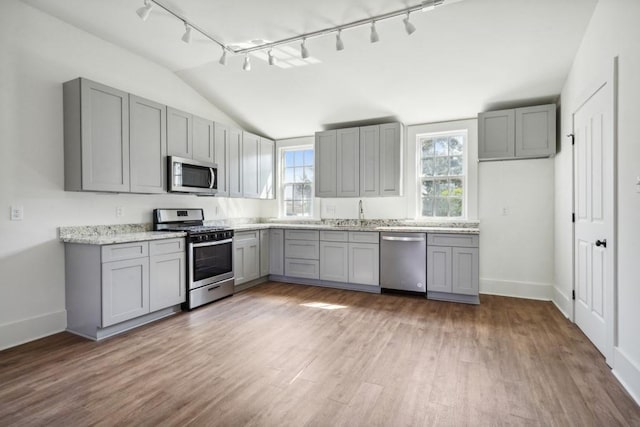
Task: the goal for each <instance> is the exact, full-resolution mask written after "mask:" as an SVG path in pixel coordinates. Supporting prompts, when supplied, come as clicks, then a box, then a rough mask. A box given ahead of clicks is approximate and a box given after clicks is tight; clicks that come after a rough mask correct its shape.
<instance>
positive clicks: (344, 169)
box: [336, 128, 360, 197]
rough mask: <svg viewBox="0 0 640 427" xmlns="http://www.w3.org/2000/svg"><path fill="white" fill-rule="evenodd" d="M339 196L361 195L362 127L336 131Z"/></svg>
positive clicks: (337, 194)
mask: <svg viewBox="0 0 640 427" xmlns="http://www.w3.org/2000/svg"><path fill="white" fill-rule="evenodd" d="M336 146H337V149H338V153H337V166H336V167H337V171H338V174H337V187H338V188H337V192H336V196H337V197H358V196H359V195H360V155H359V154H360V128H348V129H338V130H337V131H336Z"/></svg>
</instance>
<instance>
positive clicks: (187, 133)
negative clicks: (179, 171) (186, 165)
mask: <svg viewBox="0 0 640 427" xmlns="http://www.w3.org/2000/svg"><path fill="white" fill-rule="evenodd" d="M192 122H193V116H192V115H191V114H189V113H185V112H184V111H180V110H176V109H175V108H171V107H167V154H168V155H169V156H179V157H186V158H188V159H191V158H193V127H192Z"/></svg>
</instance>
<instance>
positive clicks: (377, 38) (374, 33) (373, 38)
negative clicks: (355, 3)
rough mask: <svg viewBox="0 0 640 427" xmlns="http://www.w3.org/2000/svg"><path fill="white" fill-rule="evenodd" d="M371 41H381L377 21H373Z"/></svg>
mask: <svg viewBox="0 0 640 427" xmlns="http://www.w3.org/2000/svg"><path fill="white" fill-rule="evenodd" d="M370 39H371V43H378V42H379V41H380V36H379V35H378V31H376V21H371V37H370Z"/></svg>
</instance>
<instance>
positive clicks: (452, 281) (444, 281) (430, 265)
mask: <svg viewBox="0 0 640 427" xmlns="http://www.w3.org/2000/svg"><path fill="white" fill-rule="evenodd" d="M478 246H479V240H478V236H477V235H465V234H428V236H427V296H428V297H429V298H433V299H445V300H453V301H460V302H470V303H478V302H479V299H478V294H479V281H480V280H479V250H478Z"/></svg>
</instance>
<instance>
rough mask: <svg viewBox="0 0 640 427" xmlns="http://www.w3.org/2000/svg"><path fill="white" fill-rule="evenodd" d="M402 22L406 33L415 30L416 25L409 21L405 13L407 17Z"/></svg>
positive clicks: (411, 32)
mask: <svg viewBox="0 0 640 427" xmlns="http://www.w3.org/2000/svg"><path fill="white" fill-rule="evenodd" d="M402 22H404V29H405V31H406V32H407V34H408V35H411V34H413V33H414V32H415V31H416V26H415V25H413V24H412V23H411V22H409V14H408V13H407V17H406V18H404V19H403V20H402Z"/></svg>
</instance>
